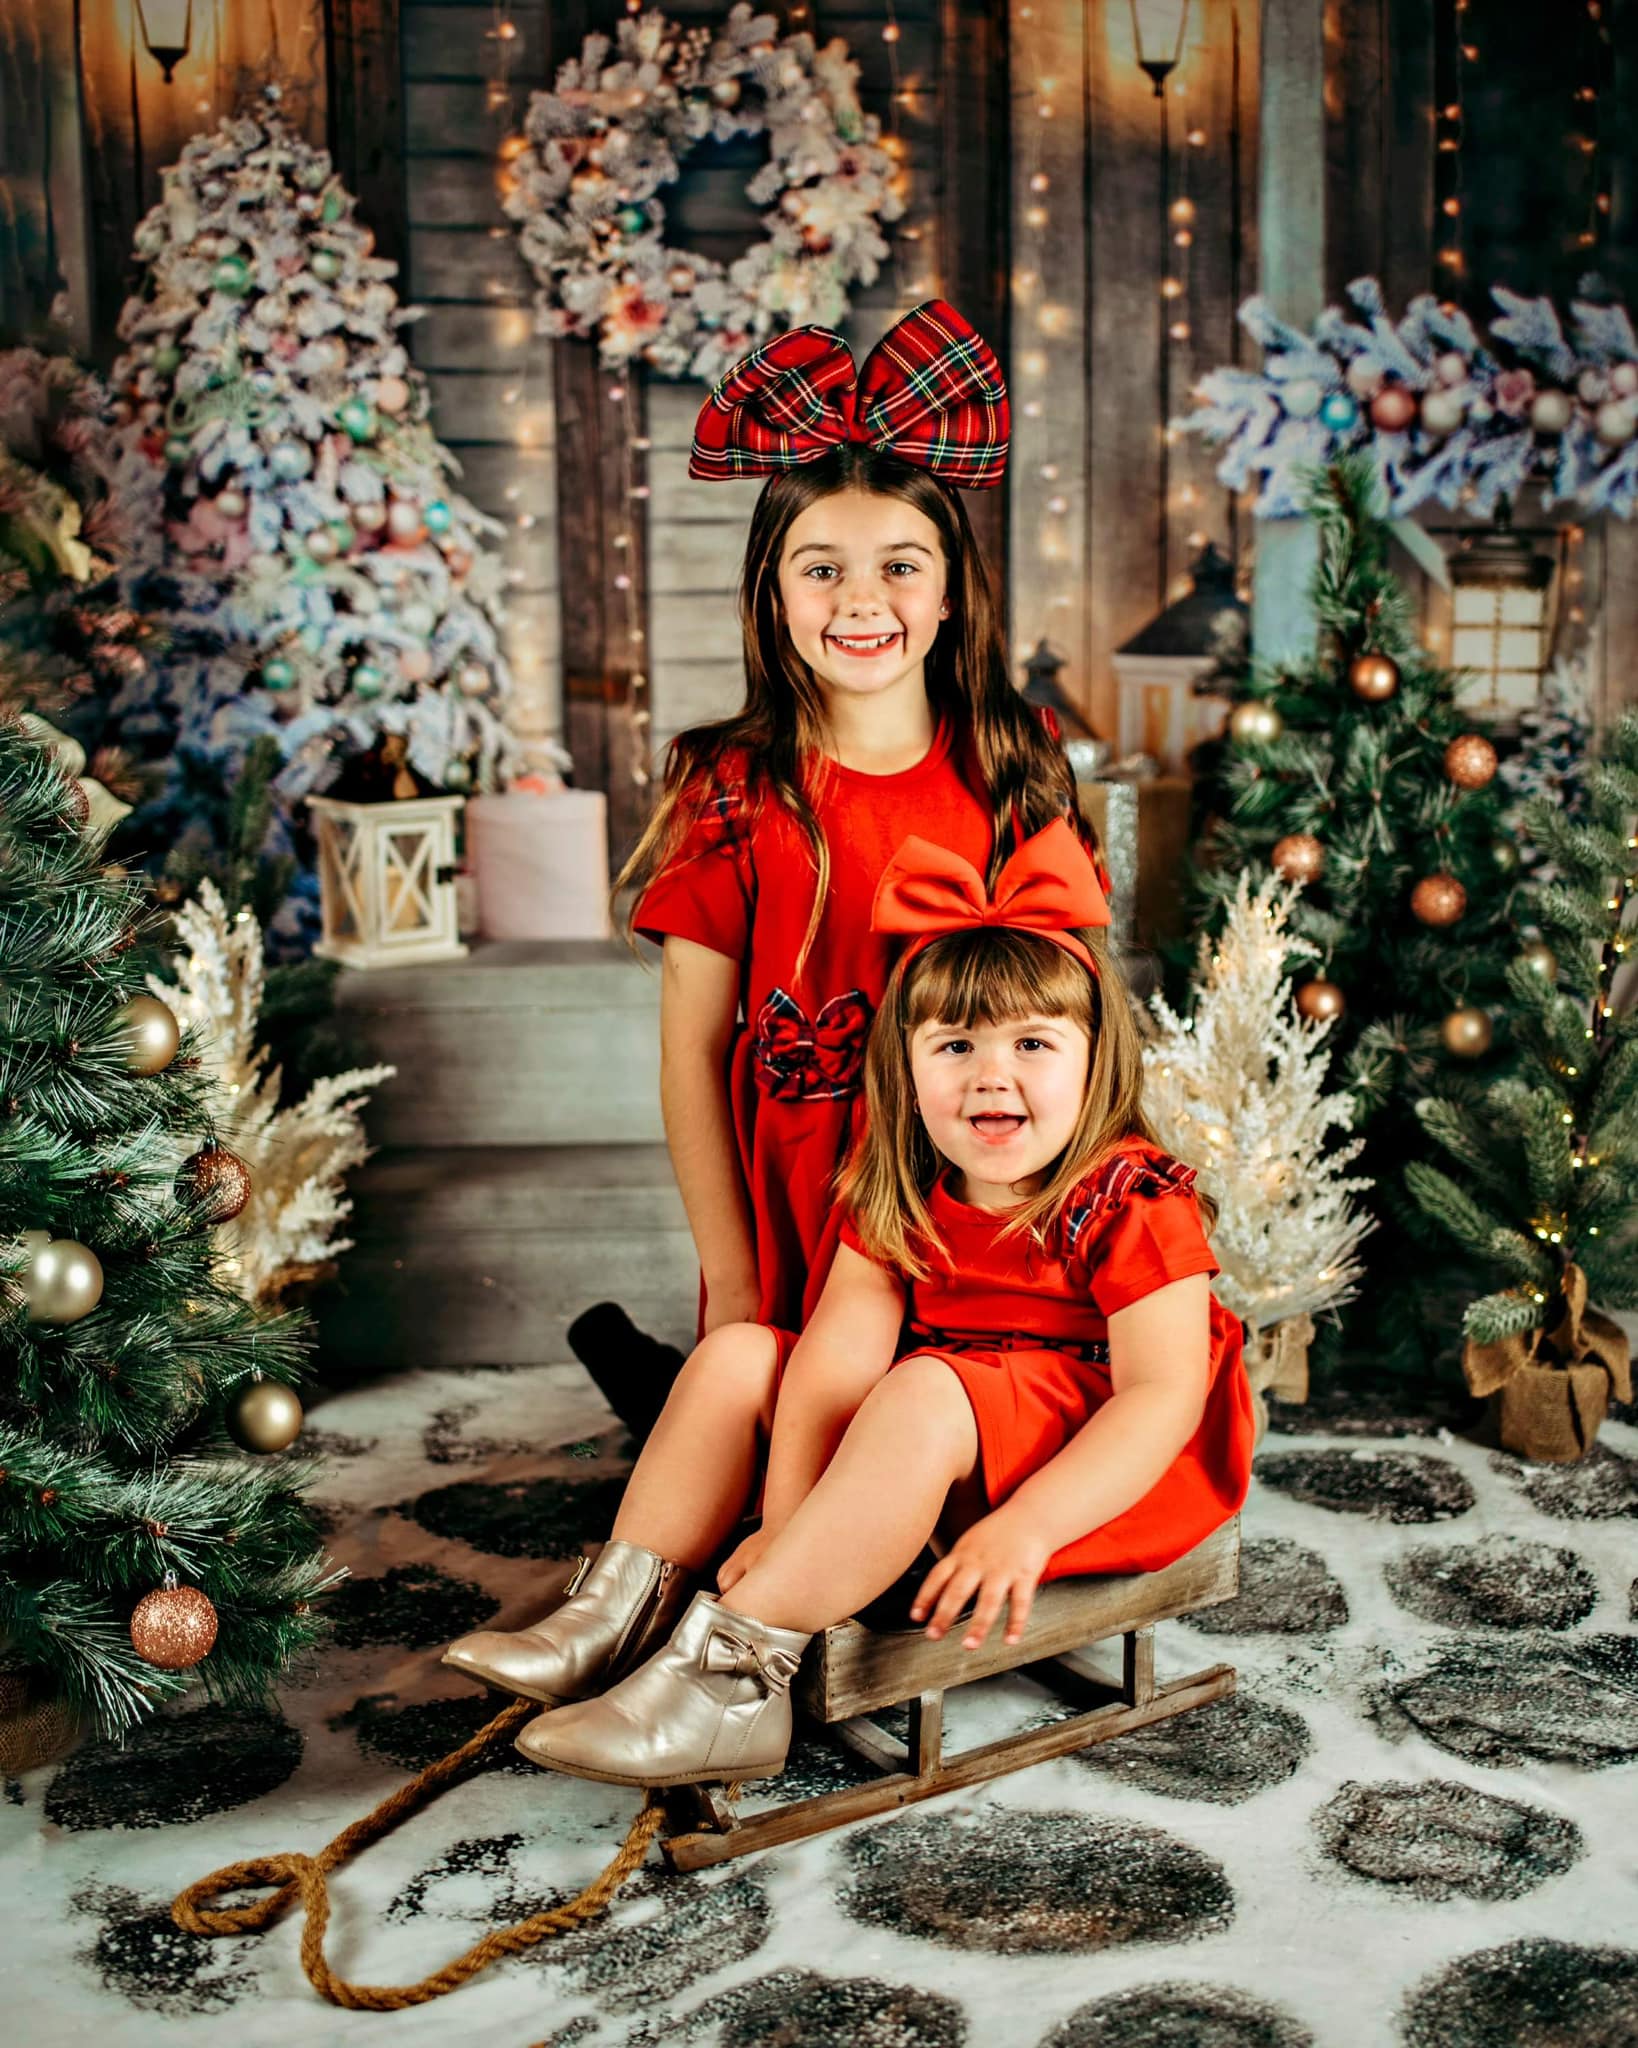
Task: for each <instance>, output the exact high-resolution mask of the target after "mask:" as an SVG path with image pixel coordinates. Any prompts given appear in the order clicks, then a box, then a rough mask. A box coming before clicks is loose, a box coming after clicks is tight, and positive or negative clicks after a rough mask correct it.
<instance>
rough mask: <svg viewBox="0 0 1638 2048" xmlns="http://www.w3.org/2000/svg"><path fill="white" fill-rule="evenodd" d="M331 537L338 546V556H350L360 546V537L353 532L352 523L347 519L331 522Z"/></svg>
mask: <svg viewBox="0 0 1638 2048" xmlns="http://www.w3.org/2000/svg"><path fill="white" fill-rule="evenodd" d="M330 537H331V539H332V540H334V542H335V544H336V552H337V553H338V554H343V555H346V554H350V553H351V552H352V550H353V549H354V548H355V547H356V546H357V544H358V535H357V533H355V532H354V530H353V526H352V522H351V521H350V520H347V519H332V520H331V521H330Z"/></svg>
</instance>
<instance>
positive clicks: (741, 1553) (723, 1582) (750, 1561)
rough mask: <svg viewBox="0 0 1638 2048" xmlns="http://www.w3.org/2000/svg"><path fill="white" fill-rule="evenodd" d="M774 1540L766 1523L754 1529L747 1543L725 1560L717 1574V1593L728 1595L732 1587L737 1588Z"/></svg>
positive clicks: (772, 1533)
mask: <svg viewBox="0 0 1638 2048" xmlns="http://www.w3.org/2000/svg"><path fill="white" fill-rule="evenodd" d="M773 1539H774V1532H773V1530H771V1529H770V1528H769V1527H768V1526H767V1524H766V1523H764V1524H763V1525H762V1527H761V1528H760V1529H753V1530H752V1531H751V1533H750V1535H749V1536H747V1537H746V1539H745V1541H744V1542H743V1543H741V1544H740V1545H738V1547H737V1548H736V1549H734V1550H731V1551H730V1552H729V1553H728V1555H727V1556H726V1557H725V1558H724V1559H723V1561H722V1568H721V1570H720V1571H719V1572H718V1573H717V1591H718V1592H719V1593H726V1592H727V1591H728V1590H729V1588H730V1587H731V1586H737V1585H738V1584H739V1582H740V1580H741V1579H742V1578H744V1576H745V1574H746V1573H747V1572H748V1571H749V1570H750V1569H751V1567H752V1565H754V1564H756V1563H757V1562H758V1561H759V1559H760V1558H761V1556H762V1553H763V1552H764V1551H765V1550H766V1549H767V1547H768V1545H769V1544H770V1543H771V1542H772V1541H773Z"/></svg>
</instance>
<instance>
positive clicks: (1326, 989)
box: [1297, 978, 1348, 1024]
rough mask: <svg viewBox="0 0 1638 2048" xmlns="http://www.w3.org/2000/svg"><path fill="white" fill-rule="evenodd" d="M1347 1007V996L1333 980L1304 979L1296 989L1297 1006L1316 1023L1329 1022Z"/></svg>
mask: <svg viewBox="0 0 1638 2048" xmlns="http://www.w3.org/2000/svg"><path fill="white" fill-rule="evenodd" d="M1347 1007H1348V998H1347V997H1346V996H1345V995H1344V994H1343V993H1342V990H1341V989H1340V988H1338V987H1337V985H1336V983H1335V982H1334V981H1325V980H1323V979H1318V978H1316V979H1315V980H1313V981H1305V982H1304V983H1303V985H1302V987H1301V988H1299V989H1298V991H1297V1008H1298V1009H1299V1010H1300V1011H1301V1013H1302V1014H1303V1016H1305V1017H1307V1018H1309V1019H1310V1020H1311V1021H1312V1022H1314V1023H1316V1024H1329V1023H1332V1022H1333V1021H1334V1020H1335V1019H1336V1018H1338V1017H1340V1016H1341V1015H1342V1014H1343V1012H1344V1011H1345V1010H1346V1009H1347Z"/></svg>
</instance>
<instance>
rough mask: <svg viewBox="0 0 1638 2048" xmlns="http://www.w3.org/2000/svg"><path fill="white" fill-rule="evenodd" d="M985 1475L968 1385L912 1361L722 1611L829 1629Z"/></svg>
mask: <svg viewBox="0 0 1638 2048" xmlns="http://www.w3.org/2000/svg"><path fill="white" fill-rule="evenodd" d="M977 1469H978V1428H977V1425H976V1423H975V1422H974V1421H973V1411H972V1407H971V1404H970V1403H969V1402H968V1400H967V1395H966V1391H965V1389H964V1388H963V1387H962V1384H961V1382H960V1380H959V1379H958V1378H957V1377H956V1375H955V1373H953V1372H952V1371H951V1369H950V1368H949V1366H947V1365H946V1364H945V1363H944V1361H943V1360H942V1359H939V1358H912V1359H907V1360H906V1361H905V1363H904V1364H903V1365H898V1366H895V1367H894V1368H893V1370H892V1371H891V1372H890V1373H889V1374H888V1375H887V1377H886V1379H884V1380H882V1381H881V1382H880V1383H879V1384H878V1385H877V1386H876V1387H875V1388H874V1389H873V1390H872V1391H871V1393H870V1394H869V1395H868V1397H867V1398H866V1400H865V1402H864V1405H863V1406H862V1407H861V1408H860V1410H859V1412H858V1414H857V1415H856V1416H855V1417H854V1418H853V1421H852V1423H851V1424H850V1425H849V1428H848V1432H847V1434H846V1436H845V1437H843V1439H842V1442H841V1446H840V1448H839V1449H838V1451H837V1453H836V1455H835V1457H834V1458H832V1459H831V1461H830V1463H829V1465H828V1466H827V1467H826V1468H825V1471H824V1475H823V1477H822V1478H821V1479H820V1480H819V1483H818V1485H817V1486H815V1487H814V1489H813V1491H812V1492H811V1493H810V1494H809V1495H808V1497H807V1499H806V1500H804V1501H803V1503H802V1505H801V1506H800V1507H799V1508H798V1509H797V1510H796V1512H795V1514H793V1515H792V1517H791V1519H790V1520H789V1522H787V1523H786V1525H785V1527H784V1528H783V1529H782V1530H780V1531H779V1532H778V1534H777V1535H776V1536H775V1537H774V1539H773V1541H772V1542H771V1543H770V1544H769V1545H768V1548H767V1549H766V1550H765V1551H764V1552H763V1553H762V1555H761V1556H760V1557H759V1558H758V1559H757V1561H756V1562H755V1563H754V1564H753V1565H752V1567H751V1569H750V1570H749V1571H748V1572H747V1573H746V1574H745V1576H744V1578H742V1579H741V1580H739V1581H738V1583H737V1584H736V1585H735V1586H734V1587H733V1588H732V1589H731V1591H729V1592H728V1593H726V1594H725V1595H723V1598H722V1605H723V1606H724V1607H728V1608H732V1609H733V1610H734V1611H735V1612H736V1613H739V1614H748V1615H750V1616H752V1617H753V1618H754V1619H755V1620H757V1621H763V1622H767V1623H769V1624H770V1625H771V1626H772V1627H775V1628H791V1629H802V1630H805V1631H807V1632H809V1633H810V1634H811V1633H812V1632H813V1631H815V1630H817V1629H822V1628H829V1627H830V1626H831V1624H832V1623H833V1622H837V1621H841V1620H844V1619H845V1618H846V1617H847V1616H848V1615H850V1614H853V1613H855V1612H857V1610H858V1609H859V1608H861V1607H863V1606H864V1605H865V1603H866V1602H867V1601H870V1600H873V1599H875V1597H876V1596H877V1594H879V1593H883V1592H885V1591H886V1590H887V1588H888V1587H889V1586H890V1585H892V1583H893V1581H894V1580H895V1579H896V1578H898V1577H899V1576H900V1574H901V1573H902V1572H904V1571H905V1570H906V1569H907V1568H908V1566H909V1565H911V1564H912V1563H913V1562H914V1561H915V1558H916V1556H917V1555H918V1553H919V1552H920V1550H921V1548H922V1546H923V1544H925V1543H926V1541H927V1538H928V1536H929V1535H930V1534H931V1533H932V1531H933V1529H934V1528H935V1526H936V1525H937V1523H938V1519H939V1515H940V1513H941V1511H942V1510H943V1507H944V1503H945V1497H946V1495H947V1494H948V1493H949V1491H950V1489H951V1487H952V1486H959V1485H961V1483H962V1482H963V1481H964V1480H966V1479H968V1478H970V1477H971V1476H972V1475H973V1474H974V1473H975V1472H976V1471H977ZM640 1540H643V1541H646V1540H647V1539H646V1538H643V1539H640ZM649 1547H650V1548H651V1549H652V1548H653V1547H654V1546H653V1545H652V1544H651V1545H650V1546H649Z"/></svg>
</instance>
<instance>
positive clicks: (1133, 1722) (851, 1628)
mask: <svg viewBox="0 0 1638 2048" xmlns="http://www.w3.org/2000/svg"><path fill="white" fill-rule="evenodd" d="M1239 1585H1240V1524H1239V1522H1238V1520H1236V1521H1233V1522H1229V1523H1227V1524H1226V1525H1225V1526H1224V1527H1223V1528H1221V1529H1219V1530H1217V1531H1216V1532H1215V1534H1213V1535H1211V1536H1208V1537H1207V1539H1206V1541H1205V1542H1204V1543H1202V1544H1199V1545H1198V1546H1197V1547H1196V1548H1195V1549H1193V1550H1191V1551H1190V1552H1189V1553H1188V1555H1187V1556H1186V1557H1180V1558H1179V1559H1178V1561H1177V1562H1176V1564H1171V1565H1168V1566H1167V1567H1166V1568H1165V1570H1163V1571H1158V1572H1143V1573H1134V1574H1132V1575H1130V1576H1125V1577H1110V1578H1085V1579H1056V1580H1054V1581H1053V1582H1052V1583H1051V1584H1050V1585H1047V1586H1043V1587H1042V1588H1041V1591H1040V1593H1039V1595H1038V1596H1037V1598H1036V1602H1035V1606H1034V1609H1033V1611H1032V1612H1031V1614H1030V1619H1029V1626H1028V1628H1027V1629H1026V1630H1025V1632H1024V1639H1023V1641H1022V1642H1019V1643H1013V1644H1010V1645H1009V1644H1006V1643H1003V1642H1002V1640H1001V1636H1000V1630H999V1628H997V1629H995V1630H994V1631H992V1632H991V1635H990V1639H989V1641H988V1642H987V1643H985V1644H984V1646H983V1647H982V1648H981V1649H978V1650H963V1649H962V1647H961V1631H960V1630H959V1629H955V1630H952V1632H951V1633H950V1634H949V1635H947V1636H946V1637H945V1638H944V1639H943V1641H942V1642H937V1643H933V1642H929V1641H928V1639H927V1638H926V1636H925V1635H921V1634H919V1633H918V1634H914V1635H878V1634H876V1633H874V1632H873V1631H871V1630H870V1629H867V1628H865V1627H864V1626H862V1624H860V1623H859V1622H856V1621H848V1622H843V1623H841V1624H840V1625H839V1626H838V1627H836V1628H831V1629H827V1630H826V1631H825V1632H824V1634H823V1635H822V1636H820V1637H818V1638H817V1639H816V1640H815V1642H814V1643H813V1645H812V1646H811V1648H810V1649H809V1651H808V1654H807V1655H806V1656H805V1657H804V1658H803V1660H802V1669H801V1671H800V1673H799V1674H798V1676H797V1680H796V1686H795V1700H796V1704H797V1709H798V1713H799V1715H800V1716H801V1717H802V1718H803V1719H804V1720H806V1721H807V1722H808V1723H810V1724H817V1728H818V1730H819V1732H821V1733H822V1734H823V1735H824V1736H825V1737H826V1738H827V1739H828V1740H830V1741H832V1742H836V1743H840V1744H842V1745H843V1746H844V1747H845V1748H847V1749H848V1750H850V1751H852V1752H853V1754H855V1755H856V1756H860V1757H863V1758H864V1760H865V1761H866V1762H867V1763H870V1764H872V1765H874V1766H875V1768H876V1769H877V1770H878V1771H879V1772H880V1773H881V1776H880V1777H878V1778H876V1779H874V1780H872V1781H871V1782H869V1783H867V1784H863V1785H852V1786H848V1787H846V1788H845V1789H843V1790H841V1791H837V1792H822V1793H820V1794H818V1795H817V1796H815V1797H814V1798H811V1799H793V1800H788V1801H787V1802H786V1803H785V1804H783V1805H781V1806H773V1807H769V1808H768V1809H766V1810H765V1811H763V1812H760V1813H754V1814H751V1815H749V1816H747V1817H746V1818H744V1819H741V1818H739V1817H738V1816H737V1815H736V1814H735V1813H734V1811H733V1802H732V1798H731V1797H725V1796H724V1795H723V1794H722V1791H721V1788H719V1787H717V1786H711V1785H681V1786H678V1787H676V1788H675V1789H674V1790H671V1791H668V1792H666V1793H665V1794H664V1795H663V1798H664V1801H665V1830H666V1831H665V1833H664V1834H663V1835H662V1836H661V1841H660V1846H661V1849H662V1850H663V1851H664V1854H665V1859H666V1862H667V1863H668V1864H669V1865H670V1866H671V1868H672V1869H673V1870H702V1869H704V1868H705V1867H706V1866H707V1865H709V1864H712V1863H725V1862H727V1861H728V1860H729V1858H730V1857H734V1856H748V1855H750V1854H751V1853H752V1852H753V1851H754V1850H757V1849H771V1848H774V1847H776V1846H777V1845H778V1844H779V1843H781V1842H800V1841H805V1840H806V1839H807V1837H808V1836H809V1835H819V1834H824V1833H825V1832H826V1831H827V1830H828V1829H830V1828H837V1827H844V1826H846V1825H847V1824H848V1822H850V1821H855V1820H863V1819H865V1818H866V1817H867V1816H868V1815H870V1814H873V1813H889V1812H891V1811H892V1810H893V1809H894V1808H895V1807H899V1806H913V1805H914V1804H915V1803H916V1801H917V1800H920V1799H931V1798H932V1797H933V1796H934V1794H935V1793H939V1792H950V1791H954V1790H955V1789H957V1788H958V1787H959V1786H963V1785H977V1784H982V1783H983V1781H984V1780H985V1779H986V1778H999V1777H1004V1776H1005V1775H1006V1774H1007V1773H1008V1772H1009V1771H1022V1770H1027V1769H1028V1768H1029V1766H1030V1765H1031V1764H1038V1763H1043V1762H1045V1760H1046V1759H1047V1758H1048V1757H1054V1756H1065V1755H1067V1754H1068V1753H1069V1752H1070V1751H1072V1750H1077V1749H1085V1748H1087V1747H1089V1746H1090V1745H1091V1744H1092V1743H1094V1742H1108V1741H1109V1740H1110V1739H1111V1738H1112V1737H1114V1736H1116V1735H1125V1734H1127V1733H1129V1732H1130V1731H1131V1730H1132V1729H1134V1728H1146V1727H1148V1725H1149V1724H1150V1722H1152V1721H1164V1720H1167V1719H1169V1718H1170V1717H1171V1716H1172V1715H1173V1714H1184V1713H1187V1712H1188V1711H1189V1709H1190V1708H1191V1707H1203V1706H1205V1705H1207V1704H1208V1702H1210V1701H1212V1700H1220V1699H1223V1698H1225V1697H1226V1696H1227V1695H1228V1694H1229V1693H1231V1692H1233V1690H1234V1667H1233V1666H1232V1665H1231V1664H1212V1665H1209V1666H1207V1667H1206V1669H1204V1670H1202V1671H1194V1672H1191V1673H1190V1674H1189V1675H1188V1677H1186V1678H1174V1679H1171V1680H1169V1681H1168V1682H1167V1683H1166V1684H1164V1685H1157V1684H1156V1682H1155V1645H1154V1628H1155V1623H1156V1622H1157V1621H1169V1620H1171V1619H1173V1618H1175V1617H1176V1616H1178V1615H1180V1614H1191V1613H1193V1612H1195V1611H1196V1610H1197V1609H1199V1608H1202V1607H1214V1606H1216V1605H1217V1604H1218V1602H1219V1601H1223V1600H1229V1599H1232V1598H1233V1597H1234V1595H1235V1593H1236V1592H1238V1590H1239ZM1112 1636H1119V1637H1120V1638H1121V1645H1122V1656H1121V1680H1120V1684H1119V1685H1118V1686H1112V1685H1106V1684H1103V1683H1101V1682H1100V1681H1098V1680H1097V1679H1095V1678H1093V1677H1091V1676H1089V1675H1088V1674H1087V1673H1085V1672H1082V1671H1079V1670H1076V1669H1075V1668H1074V1667H1073V1666H1072V1665H1070V1664H1069V1663H1068V1662H1067V1661H1066V1658H1067V1655H1068V1653H1070V1652H1072V1651H1076V1650H1084V1649H1087V1648H1089V1647H1090V1646H1091V1645H1092V1644H1094V1643H1099V1642H1106V1641H1108V1639H1109V1638H1110V1637H1112ZM1019 1669H1024V1670H1027V1671H1028V1672H1029V1674H1030V1676H1031V1677H1032V1678H1035V1679H1037V1680H1039V1681H1040V1682H1041V1683H1043V1684H1045V1685H1048V1686H1050V1687H1051V1688H1052V1690H1053V1691H1055V1692H1057V1693H1059V1694H1060V1695H1062V1696H1064V1697H1066V1698H1068V1699H1070V1700H1073V1701H1075V1702H1076V1703H1077V1704H1081V1705H1083V1707H1084V1708H1085V1711H1083V1712H1081V1713H1079V1714H1076V1715H1073V1716H1072V1717H1071V1718H1070V1719H1068V1720H1065V1721H1057V1722H1054V1723H1053V1724H1052V1726H1050V1727H1047V1728H1033V1729H1028V1730H1026V1731H1025V1732H1024V1733H1022V1734H1019V1735H1007V1736H1003V1737H1002V1738H1001V1740H1000V1741H998V1742H986V1743H984V1744H982V1745H981V1746H980V1747H979V1748H977V1749H969V1750H964V1751H962V1753H961V1754H960V1755H959V1756H946V1755H945V1754H944V1736H943V1728H944V1695H945V1693H946V1692H948V1691H949V1690H950V1689H951V1687H953V1686H958V1685H969V1684H971V1683H972V1681H973V1680H974V1679H975V1678H990V1677H993V1676H994V1675H995V1674H996V1673H998V1672H1002V1671H1014V1670H1019ZM906 1705H907V1706H908V1708H909V1712H910V1727H909V1741H908V1742H900V1741H898V1740H897V1738H896V1737H894V1736H892V1735H889V1734H887V1733H886V1731H885V1730H883V1729H881V1728H879V1727H877V1726H876V1725H875V1723H874V1722H873V1721H872V1720H871V1719H870V1718H869V1717H870V1716H871V1715H872V1714H877V1713H880V1712H882V1710H883V1709H885V1708H888V1707H896V1706H906ZM798 1726H799V1727H800V1726H801V1722H800V1721H799V1723H798Z"/></svg>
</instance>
